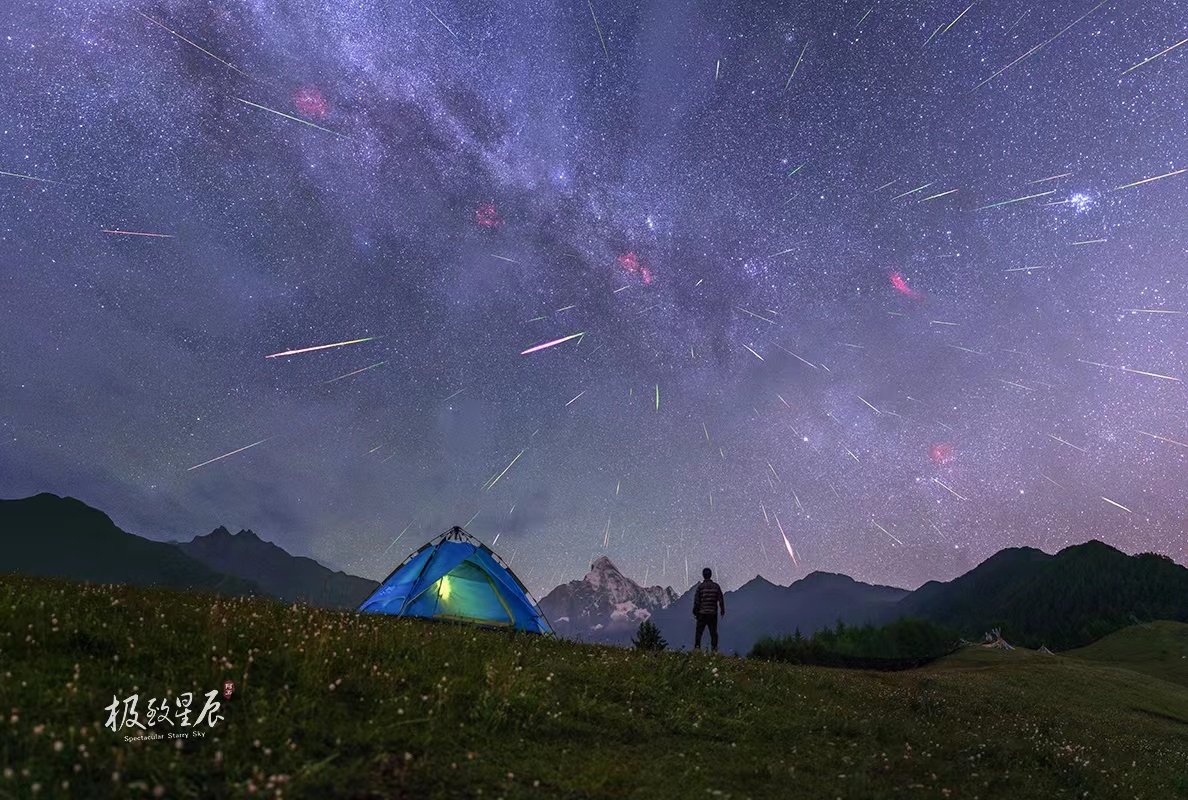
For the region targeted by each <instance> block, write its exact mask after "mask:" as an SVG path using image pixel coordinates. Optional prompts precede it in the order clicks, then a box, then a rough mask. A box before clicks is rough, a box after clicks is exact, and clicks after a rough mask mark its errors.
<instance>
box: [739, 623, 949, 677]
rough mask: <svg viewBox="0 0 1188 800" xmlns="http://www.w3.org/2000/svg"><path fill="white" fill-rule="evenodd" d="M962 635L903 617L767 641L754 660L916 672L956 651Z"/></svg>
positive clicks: (757, 648)
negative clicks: (913, 668) (875, 623)
mask: <svg viewBox="0 0 1188 800" xmlns="http://www.w3.org/2000/svg"><path fill="white" fill-rule="evenodd" d="M960 639H961V637H960V636H959V635H958V634H957V633H956V632H954V631H952V630H950V629H948V628H945V627H942V626H940V625H937V624H936V623H934V622H928V621H926V620H917V619H900V620H896V621H895V622H892V623H890V624H888V625H883V626H880V627H876V626H874V625H863V626H856V625H855V626H847V625H846V624H845V623H844V622H842V621H840V620H839V621H838V623H837V627H836V628H825V629H824V630H820V631H817V632H816V633H814V634H813V635H812V636H804V635H802V634H801V632H800V630H799V629H797V630H796V632H795V633H794V634H793V635H791V636H781V637H770V636H768V637H764V638H763V639H760V640H759V641H758V642H757V643H756V644H755V646H754V647H753V648H751V653H750V657H751V658H762V659H767V660H770V661H785V662H788V663H790V664H817V665H821V666H828V667H854V668H859V669H911V668H912V667H918V666H921V665H923V664H926V663H928V662H929V661H933V660H935V659H937V658H940V657H941V656H943V655H946V654H948V653H951V652H953V651H954V650H955V649H957V647H958V646H959V644H960Z"/></svg>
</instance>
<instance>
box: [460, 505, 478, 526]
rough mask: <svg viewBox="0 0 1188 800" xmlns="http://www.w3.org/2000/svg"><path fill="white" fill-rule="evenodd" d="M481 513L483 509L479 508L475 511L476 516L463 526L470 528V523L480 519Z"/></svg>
mask: <svg viewBox="0 0 1188 800" xmlns="http://www.w3.org/2000/svg"><path fill="white" fill-rule="evenodd" d="M481 513H483V511H482V509H479V510H478V511H476V512H474V516H473V517H471V518H470V519H469V520H467V522H466V524H465V525H463V526H462V527H463V528H469V527H470V523H472V522H474V521H475V520H476V519H478V515H479V514H481Z"/></svg>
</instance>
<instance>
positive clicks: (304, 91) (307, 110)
mask: <svg viewBox="0 0 1188 800" xmlns="http://www.w3.org/2000/svg"><path fill="white" fill-rule="evenodd" d="M293 105H294V106H296V107H297V110H298V111H300V112H301V113H302V114H304V115H305V116H307V117H314V118H317V119H321V118H322V117H324V116H326V114H327V113H329V111H330V104H329V103H327V102H326V98H325V97H323V96H322V93H321V92H320V91H318V87H316V86H305V87H302V88H301V89H298V90H297V91H296V92H294V93H293Z"/></svg>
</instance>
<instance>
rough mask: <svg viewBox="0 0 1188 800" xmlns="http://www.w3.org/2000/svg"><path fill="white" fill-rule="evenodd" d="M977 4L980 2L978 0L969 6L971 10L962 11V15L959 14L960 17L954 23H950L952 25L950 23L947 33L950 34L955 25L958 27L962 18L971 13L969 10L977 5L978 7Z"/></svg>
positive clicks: (946, 29)
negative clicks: (950, 29)
mask: <svg viewBox="0 0 1188 800" xmlns="http://www.w3.org/2000/svg"><path fill="white" fill-rule="evenodd" d="M977 2H978V0H974V2H972V3H970V4H969V8H966V9H965V11H962V12H961V13H960V14H958V15H957V19H955V20H953V21H952V22H950V23H949V27H948V28H945V33H948V32H949V28H952V27H953V26H954V25H956V24H957V23H958V22H959V21H960V20H961V18H962V17H964V16H965V15H966V14H968V13H969V9H970V8H973V7H974V6H975V5H977Z"/></svg>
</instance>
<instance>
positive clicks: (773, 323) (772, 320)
mask: <svg viewBox="0 0 1188 800" xmlns="http://www.w3.org/2000/svg"><path fill="white" fill-rule="evenodd" d="M735 308H737V309H738V310H739V311H741V312H743V313H744V314H750V315H751V316H752V317H754V318H755V319H761V320H763V321H764V322H770V323H771V324H772V325H775V324H776V323H775V320H774V319H768V318H767V317H763V316H760V315H758V314H756V313H755V312H754V311H747V310H746V309H745V308H743V307H742V306H735Z"/></svg>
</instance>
